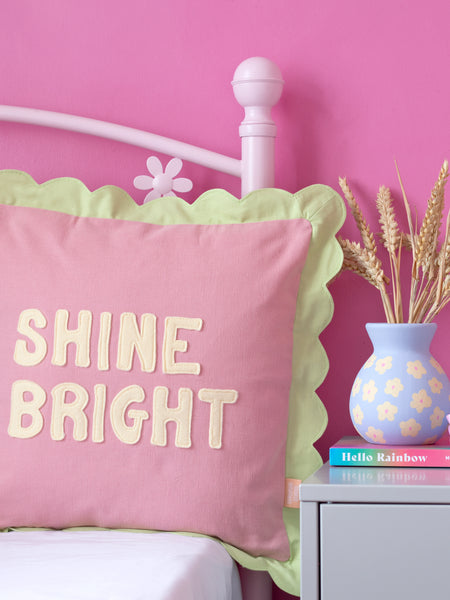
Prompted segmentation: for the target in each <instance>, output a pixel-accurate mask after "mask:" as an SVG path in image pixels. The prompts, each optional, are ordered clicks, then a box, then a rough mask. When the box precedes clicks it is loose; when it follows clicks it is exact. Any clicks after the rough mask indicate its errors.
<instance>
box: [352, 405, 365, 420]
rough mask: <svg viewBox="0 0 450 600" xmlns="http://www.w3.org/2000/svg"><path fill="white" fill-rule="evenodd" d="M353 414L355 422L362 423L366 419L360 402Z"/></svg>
mask: <svg viewBox="0 0 450 600" xmlns="http://www.w3.org/2000/svg"><path fill="white" fill-rule="evenodd" d="M352 415H353V421H354V422H355V424H356V425H362V422H363V419H364V413H363V411H362V409H361V407H360V405H359V404H357V405H356V406H355V408H354V409H353V410H352Z"/></svg>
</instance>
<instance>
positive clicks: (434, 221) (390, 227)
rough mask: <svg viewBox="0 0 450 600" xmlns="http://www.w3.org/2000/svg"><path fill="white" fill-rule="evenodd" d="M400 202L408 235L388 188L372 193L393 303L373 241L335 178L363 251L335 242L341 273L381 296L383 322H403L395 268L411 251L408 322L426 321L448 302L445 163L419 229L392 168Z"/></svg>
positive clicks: (448, 229) (449, 244) (342, 183)
mask: <svg viewBox="0 0 450 600" xmlns="http://www.w3.org/2000/svg"><path fill="white" fill-rule="evenodd" d="M396 169H397V174H398V179H399V182H400V187H401V190H402V195H403V202H404V207H405V211H406V215H407V218H408V228H409V232H406V233H403V232H401V231H400V228H399V225H398V222H397V219H396V216H395V212H394V208H393V199H392V196H391V193H390V190H389V189H388V188H386V187H384V186H381V187H380V189H379V192H378V195H377V201H376V205H377V209H378V213H379V223H380V225H381V232H380V234H379V235H380V239H381V241H382V243H383V246H384V247H385V248H386V250H387V252H388V255H389V262H390V269H391V283H392V285H391V289H392V301H391V299H390V297H389V294H388V293H387V290H386V284H388V283H389V279H388V278H387V277H386V275H385V273H384V270H383V266H382V263H381V261H380V259H379V258H378V257H377V256H376V252H377V247H376V244H375V238H374V236H373V234H372V232H371V231H370V228H369V226H368V224H367V222H366V220H365V218H364V216H363V213H362V211H361V209H360V207H359V206H358V203H357V202H356V200H355V198H354V196H353V193H352V192H351V190H350V187H349V185H348V183H347V179H346V178H345V177H344V178H340V179H339V185H340V187H341V189H342V191H343V194H344V197H345V199H346V200H347V203H348V205H349V208H350V210H351V212H352V215H353V217H354V219H355V222H356V225H357V227H358V229H359V232H360V234H361V239H362V242H363V245H364V247H361V245H360V244H359V243H356V242H350V241H349V240H344V239H342V238H338V239H339V243H340V245H341V247H342V250H343V253H344V261H343V267H342V268H343V269H349V270H351V271H353V272H355V273H357V274H359V275H361V276H362V277H364V278H365V279H366V280H367V281H369V282H370V283H371V284H372V285H374V286H375V287H376V288H377V289H378V290H379V291H380V294H381V299H382V302H383V307H384V310H385V313H386V319H387V321H388V323H402V322H403V305H402V290H401V283H400V267H401V257H402V248H406V249H408V250H411V252H412V271H411V284H410V294H409V315H408V322H409V323H421V322H424V323H429V322H431V321H432V320H433V319H434V318H435V317H436V316H437V315H438V314H439V312H440V311H441V310H442V309H443V308H444V306H446V305H447V304H448V303H449V302H450V211H449V214H448V216H447V221H446V227H445V238H444V242H443V243H442V245H441V246H440V248H439V247H438V246H439V232H440V227H441V223H442V217H443V212H444V206H445V199H444V190H445V184H446V182H447V179H448V176H449V172H448V162H447V161H445V162H444V164H443V165H442V168H441V170H440V172H439V176H438V179H437V181H436V183H435V185H434V187H433V189H432V192H431V195H430V198H429V200H428V204H427V209H426V212H425V216H424V218H423V221H422V224H421V227H420V229H419V231H418V232H417V225H416V226H413V219H412V214H411V209H410V205H409V202H408V199H407V196H406V192H405V188H404V186H403V182H402V180H401V177H400V173H399V170H398V167H397V164H396Z"/></svg>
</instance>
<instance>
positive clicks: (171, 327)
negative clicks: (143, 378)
mask: <svg viewBox="0 0 450 600" xmlns="http://www.w3.org/2000/svg"><path fill="white" fill-rule="evenodd" d="M202 326H203V321H202V319H195V318H192V319H190V318H188V317H166V322H165V330H164V342H163V372H164V373H168V374H176V373H182V374H184V375H199V373H200V364H199V363H196V362H176V360H175V353H176V352H186V351H187V348H188V344H187V341H186V340H179V339H178V337H177V336H178V330H179V329H190V330H192V331H200V330H201V328H202Z"/></svg>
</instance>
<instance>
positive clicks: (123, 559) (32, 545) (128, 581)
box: [0, 531, 242, 600]
mask: <svg viewBox="0 0 450 600" xmlns="http://www.w3.org/2000/svg"><path fill="white" fill-rule="evenodd" d="M0 598H1V600H241V598H242V596H241V588H240V582H239V575H238V570H237V567H236V565H235V563H234V562H233V560H232V559H231V558H230V556H229V555H228V553H227V552H226V550H225V549H224V548H223V547H222V546H221V545H220V544H219V543H217V542H215V541H213V540H209V539H204V538H196V537H190V536H180V535H176V534H170V533H154V534H146V533H128V532H124V531H82V532H80V531H31V532H30V531H14V532H9V533H1V534H0Z"/></svg>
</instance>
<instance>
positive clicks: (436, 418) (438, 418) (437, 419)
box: [430, 406, 445, 429]
mask: <svg viewBox="0 0 450 600" xmlns="http://www.w3.org/2000/svg"><path fill="white" fill-rule="evenodd" d="M444 417H445V413H444V411H443V410H441V409H440V408H439V406H436V408H435V409H434V411H433V414H432V415H431V416H430V421H431V429H434V428H435V427H440V426H441V425H442V421H443V420H444Z"/></svg>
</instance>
